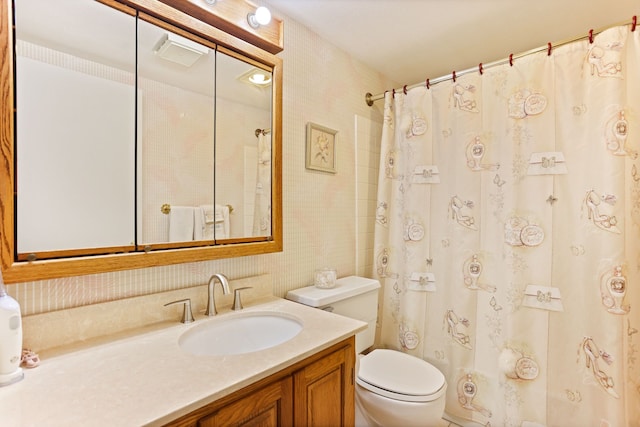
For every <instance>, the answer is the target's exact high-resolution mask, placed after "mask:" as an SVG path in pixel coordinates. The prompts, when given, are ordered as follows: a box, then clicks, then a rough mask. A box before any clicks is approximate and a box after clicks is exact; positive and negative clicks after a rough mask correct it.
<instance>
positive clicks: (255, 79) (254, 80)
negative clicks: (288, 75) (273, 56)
mask: <svg viewBox="0 0 640 427" xmlns="http://www.w3.org/2000/svg"><path fill="white" fill-rule="evenodd" d="M237 79H238V80H239V81H241V82H243V83H246V84H250V85H252V86H255V87H259V88H264V87H268V86H269V85H270V84H271V73H270V72H269V71H265V70H263V69H260V68H252V69H250V70H248V71H247V72H245V73H243V74H242V75H240V76H238V77H237Z"/></svg>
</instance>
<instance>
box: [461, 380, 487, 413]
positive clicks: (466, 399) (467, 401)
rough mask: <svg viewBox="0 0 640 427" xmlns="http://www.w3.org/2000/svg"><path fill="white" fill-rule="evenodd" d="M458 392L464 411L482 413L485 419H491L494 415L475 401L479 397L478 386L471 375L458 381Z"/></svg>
mask: <svg viewBox="0 0 640 427" xmlns="http://www.w3.org/2000/svg"><path fill="white" fill-rule="evenodd" d="M457 392H458V403H460V405H462V407H463V408H464V409H468V410H470V411H476V412H480V413H481V414H482V415H484V416H485V417H487V418H491V415H492V414H491V411H490V410H488V409H487V408H485V407H484V406H482V405H480V404H478V403H477V402H474V401H473V400H474V399H475V398H476V396H477V395H478V385H477V384H476V383H475V382H474V381H473V376H472V375H471V374H466V375H463V376H462V377H461V378H460V379H459V380H458V387H457Z"/></svg>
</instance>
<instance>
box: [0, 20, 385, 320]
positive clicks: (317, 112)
mask: <svg viewBox="0 0 640 427" xmlns="http://www.w3.org/2000/svg"><path fill="white" fill-rule="evenodd" d="M280 16H282V15H280ZM279 56H281V57H282V58H283V60H284V88H283V94H284V95H283V152H284V155H283V157H284V158H283V204H284V209H283V217H284V252H282V253H277V254H270V255H259V256H253V257H244V258H236V259H227V260H219V261H210V262H199V263H190V264H180V265H173V266H167V267H155V268H148V269H141V270H130V271H123V272H114V273H105V274H96V275H89V276H79V277H68V278H63V279H55V280H45V281H39V282H28V283H18V284H15V285H9V286H8V290H9V293H10V294H11V295H12V296H14V297H15V298H16V299H17V300H18V301H19V302H20V305H21V308H22V312H23V314H24V315H29V314H34V313H42V312H48V311H55V310H61V309H65V308H70V307H77V306H83V305H87V304H94V303H98V302H103V301H111V300H116V299H121V298H126V297H129V296H135V295H144V294H149V293H155V292H161V291H168V290H173V289H179V288H183V287H189V286H195V285H202V284H204V283H206V281H207V279H208V278H209V276H210V275H211V273H214V272H220V273H224V274H226V275H228V276H229V277H230V278H232V279H235V278H241V277H246V276H251V275H256V274H262V273H271V276H272V278H273V293H274V294H275V295H277V296H284V294H285V293H286V291H287V290H289V289H293V288H296V287H300V286H305V285H309V284H311V283H312V275H313V270H314V269H315V268H318V267H322V266H327V265H331V266H334V267H336V268H337V269H338V275H339V276H345V275H349V274H356V273H358V274H367V269H369V270H370V268H371V265H370V264H371V262H370V261H368V260H367V257H370V255H369V254H367V253H366V251H367V247H368V245H370V243H368V239H370V235H368V234H367V229H366V227H368V225H367V221H368V220H367V219H366V216H367V215H369V216H370V215H373V213H372V212H368V211H369V210H371V208H372V206H373V208H375V203H374V202H371V201H370V200H369V201H367V200H362V199H367V198H370V197H371V195H372V194H373V193H371V191H372V185H371V184H374V185H375V181H374V182H373V183H368V182H367V181H368V180H369V179H375V176H376V175H375V173H372V172H371V171H370V170H364V169H358V168H357V166H356V159H359V161H360V163H362V164H364V163H363V162H366V165H367V166H364V167H365V169H366V168H369V169H371V168H372V167H373V168H375V167H377V166H375V165H377V163H376V162H377V160H375V159H376V157H375V156H376V154H375V152H376V150H377V148H376V147H377V146H378V145H379V141H378V137H377V136H376V135H377V131H376V128H377V123H380V122H381V120H382V118H381V109H382V103H381V102H377V103H376V105H374V107H372V108H370V107H368V106H367V105H366V104H365V102H364V94H365V93H366V92H371V93H374V94H377V93H380V92H382V91H384V90H385V89H389V88H391V87H394V84H393V83H392V82H390V81H389V80H387V79H385V78H384V77H383V76H381V75H380V74H379V73H377V72H376V71H374V70H372V69H371V68H369V67H367V66H365V65H363V64H362V63H360V62H358V61H356V60H354V59H353V58H352V57H350V56H349V55H347V54H346V53H344V52H343V51H341V50H340V49H338V48H336V47H335V46H333V45H331V44H329V43H328V42H326V41H325V40H323V39H321V38H319V37H318V36H317V35H316V34H314V33H312V32H310V31H309V30H308V29H306V28H305V27H303V26H301V25H299V24H298V23H296V22H295V21H292V20H290V19H287V18H286V17H285V50H284V52H282V53H281V54H280V55H279ZM396 86H397V85H396ZM356 116H358V117H357V118H356ZM307 122H314V123H318V124H320V125H323V126H326V127H329V128H332V129H335V130H337V131H338V134H337V135H338V143H337V156H338V161H337V169H338V172H337V174H335V175H334V174H326V173H321V172H315V171H309V170H306V169H305V126H306V123H307ZM356 122H357V123H358V129H359V132H358V135H356ZM356 137H357V138H356ZM356 139H357V140H358V143H357V148H356ZM369 145H370V147H368V146H369ZM371 159H373V160H371ZM374 164H375V165H374ZM372 165H374V166H372ZM357 170H359V173H358V174H357V173H356V171H357ZM356 188H358V189H359V190H358V191H356ZM357 198H358V200H359V202H358V206H359V209H358V211H356V202H357ZM374 200H375V197H374ZM356 215H358V217H359V218H360V220H359V221H357V217H356ZM362 217H365V219H362ZM356 248H358V251H359V254H356Z"/></svg>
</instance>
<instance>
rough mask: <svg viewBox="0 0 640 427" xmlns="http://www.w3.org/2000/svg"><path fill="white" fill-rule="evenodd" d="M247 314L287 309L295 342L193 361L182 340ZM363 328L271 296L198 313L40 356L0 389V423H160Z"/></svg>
mask: <svg viewBox="0 0 640 427" xmlns="http://www.w3.org/2000/svg"><path fill="white" fill-rule="evenodd" d="M249 312H282V313H287V314H288V315H290V316H294V317H296V318H298V319H299V320H301V321H302V323H303V329H302V331H301V332H300V333H299V334H298V335H296V336H295V337H294V338H292V339H291V340H289V341H287V342H285V343H283V344H280V345H278V346H276V347H272V348H270V349H266V350H261V351H258V352H253V353H246V354H240V355H233V356H194V355H191V354H188V353H186V352H184V351H182V350H181V349H180V348H179V347H178V338H179V336H180V335H181V334H182V333H183V332H185V331H186V330H188V329H190V328H192V327H195V326H197V325H199V324H202V322H209V321H216V320H220V319H223V318H230V317H233V316H238V315H243V314H244V315H246V314H247V313H249ZM366 325H367V324H366V323H364V322H361V321H358V320H354V319H350V318H346V317H343V316H338V315H335V314H332V313H327V312H325V311H323V310H318V309H314V308H311V307H307V306H305V305H302V304H297V303H294V302H291V301H288V300H285V299H281V298H275V297H269V298H265V299H263V300H260V301H256V302H254V303H253V304H251V305H250V306H246V307H245V308H244V310H242V311H239V312H230V311H227V312H224V313H220V314H218V315H217V316H214V317H210V318H207V317H202V316H197V317H196V322H194V323H191V324H186V325H185V324H181V323H178V322H176V323H170V324H166V325H161V326H162V327H159V326H157V325H156V327H159V329H157V330H151V331H149V330H147V331H146V332H140V333H136V334H129V336H126V337H120V338H113V339H111V340H109V339H107V340H103V342H101V343H99V344H96V345H92V346H89V347H86V348H80V349H75V350H73V349H70V350H68V351H66V352H64V351H63V352H60V353H59V354H58V355H55V356H48V357H42V360H41V365H40V366H39V367H37V368H34V369H24V374H25V378H24V379H23V380H22V381H20V382H18V383H15V384H12V385H9V386H6V387H2V388H0V425H2V426H3V427H9V426H48V427H49V426H65V427H68V426H76V425H77V426H80V425H91V426H143V425H153V426H155V425H162V424H164V423H166V422H169V421H171V420H174V419H176V418H178V417H180V416H182V415H184V414H187V413H189V412H191V411H192V410H194V409H197V408H199V407H201V406H203V405H205V404H207V403H210V402H213V401H215V400H217V399H219V398H221V397H224V396H226V395H228V394H230V393H232V392H234V391H236V390H239V389H241V388H243V387H245V386H247V385H249V384H251V383H253V382H255V381H258V380H260V379H262V378H265V377H267V376H269V375H271V374H273V373H275V372H278V371H279V370H281V369H283V368H286V367H288V366H290V365H293V364H294V363H296V362H298V361H300V360H303V359H305V358H306V357H309V356H310V355H312V354H315V353H317V352H318V351H320V350H323V349H325V348H327V347H330V346H331V345H333V344H336V343H338V342H340V341H342V340H343V339H345V338H348V337H350V336H352V335H354V334H355V333H356V332H359V331H361V330H363V329H364V328H365V327H366Z"/></svg>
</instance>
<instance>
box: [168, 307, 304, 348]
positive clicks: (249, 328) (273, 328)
mask: <svg viewBox="0 0 640 427" xmlns="http://www.w3.org/2000/svg"><path fill="white" fill-rule="evenodd" d="M201 322H202V323H201V324H199V325H195V326H194V327H192V328H191V329H189V330H188V331H186V332H184V333H183V334H182V335H181V336H180V338H179V339H178V345H179V346H180V348H181V349H182V350H184V351H186V352H188V353H191V354H195V355H206V356H228V355H234V354H243V353H251V352H253V351H258V350H264V349H267V348H271V347H275V346H277V345H279V344H282V343H284V342H287V341H289V340H290V339H291V338H293V337H295V336H296V335H298V333H299V332H300V331H301V330H302V322H300V321H298V320H296V319H294V318H292V317H285V316H284V315H281V314H279V313H263V312H262V313H248V314H243V315H239V316H234V317H229V318H226V319H211V320H204V321H201Z"/></svg>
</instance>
